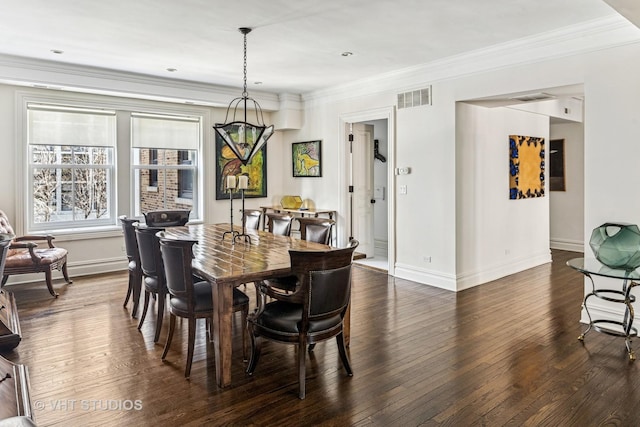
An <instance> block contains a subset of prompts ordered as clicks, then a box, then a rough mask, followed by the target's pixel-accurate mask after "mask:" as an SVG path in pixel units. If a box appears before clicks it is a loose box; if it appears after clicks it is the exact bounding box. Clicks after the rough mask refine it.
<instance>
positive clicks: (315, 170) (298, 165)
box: [291, 141, 322, 177]
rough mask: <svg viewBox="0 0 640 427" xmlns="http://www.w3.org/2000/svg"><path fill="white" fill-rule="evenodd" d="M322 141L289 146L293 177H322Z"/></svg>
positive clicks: (297, 143) (296, 143)
mask: <svg viewBox="0 0 640 427" xmlns="http://www.w3.org/2000/svg"><path fill="white" fill-rule="evenodd" d="M321 144H322V141H306V142H294V143H293V144H291V159H292V161H293V176H294V177H321V176H322V152H321Z"/></svg>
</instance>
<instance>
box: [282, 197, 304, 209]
mask: <svg viewBox="0 0 640 427" xmlns="http://www.w3.org/2000/svg"><path fill="white" fill-rule="evenodd" d="M280 205H281V206H282V208H283V209H300V206H302V198H301V197H300V196H284V197H283V198H282V200H280Z"/></svg>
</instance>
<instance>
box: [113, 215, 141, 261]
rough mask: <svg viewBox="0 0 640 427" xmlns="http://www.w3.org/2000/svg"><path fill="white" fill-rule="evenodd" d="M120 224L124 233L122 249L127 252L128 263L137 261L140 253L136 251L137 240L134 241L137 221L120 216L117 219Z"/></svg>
mask: <svg viewBox="0 0 640 427" xmlns="http://www.w3.org/2000/svg"><path fill="white" fill-rule="evenodd" d="M118 219H119V220H120V222H121V223H122V232H123V233H124V247H125V250H126V252H127V258H129V261H139V260H140V252H139V250H138V240H137V239H136V231H135V228H134V225H135V224H138V223H139V221H138V220H137V219H135V218H127V217H126V216H125V215H122V216H120V217H119V218H118Z"/></svg>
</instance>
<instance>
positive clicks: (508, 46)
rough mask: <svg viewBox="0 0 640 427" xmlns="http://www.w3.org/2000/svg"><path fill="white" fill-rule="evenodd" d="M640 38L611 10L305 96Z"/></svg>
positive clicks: (396, 88) (403, 83)
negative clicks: (591, 18)
mask: <svg viewBox="0 0 640 427" xmlns="http://www.w3.org/2000/svg"><path fill="white" fill-rule="evenodd" d="M632 43H640V29H638V28H637V27H636V26H635V25H633V24H631V23H630V22H629V21H628V20H626V19H625V18H624V17H622V16H620V15H611V16H608V17H605V18H599V19H595V20H592V21H588V22H584V23H581V24H578V25H573V26H570V27H565V28H560V29H557V30H553V31H549V32H546V33H543V34H537V35H535V36H532V37H525V38H521V39H518V40H513V41H509V42H506V43H501V44H497V45H494V46H490V47H487V48H483V49H478V50H475V51H472V52H467V53H462V54H459V55H454V56H450V57H448V58H444V59H441V60H437V61H433V62H430V63H427V64H422V65H418V66H414V67H408V68H404V69H401V70H395V71H392V72H389V73H385V74H379V75H376V76H373V77H371V78H368V79H362V80H358V81H354V82H352V83H348V84H344V85H337V86H332V87H331V88H328V89H320V90H317V91H314V92H310V93H306V94H303V100H304V101H305V102H312V101H314V100H318V99H322V100H323V101H324V100H325V98H328V99H329V100H332V101H334V102H335V101H338V100H343V99H348V98H355V97H359V96H364V95H374V94H380V93H387V92H393V93H399V92H407V91H410V90H413V89H417V88H419V87H422V86H424V84H425V82H428V83H429V84H431V83H434V82H438V81H444V80H452V79H456V78H460V77H463V76H467V75H471V74H476V73H481V72H486V71H489V70H498V69H503V68H508V67H512V66H515V65H524V64H532V63H536V62H540V61H548V60H551V59H557V58H562V57H567V56H572V55H578V54H582V53H588V52H593V51H597V50H602V49H608V48H612V47H616V46H623V45H626V44H632Z"/></svg>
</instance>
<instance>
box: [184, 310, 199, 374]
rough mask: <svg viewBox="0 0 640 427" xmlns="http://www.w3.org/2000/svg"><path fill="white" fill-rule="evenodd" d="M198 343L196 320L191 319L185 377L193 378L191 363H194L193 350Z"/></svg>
mask: <svg viewBox="0 0 640 427" xmlns="http://www.w3.org/2000/svg"><path fill="white" fill-rule="evenodd" d="M195 341H196V318H195V317H189V341H188V342H187V367H186V368H185V370H184V377H185V378H189V376H191V363H192V362H193V348H194V346H195Z"/></svg>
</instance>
